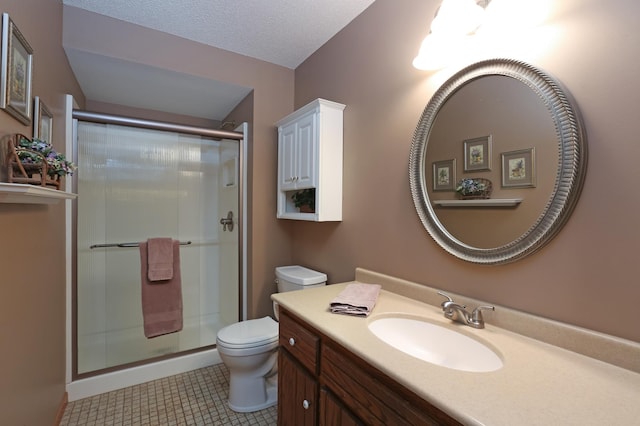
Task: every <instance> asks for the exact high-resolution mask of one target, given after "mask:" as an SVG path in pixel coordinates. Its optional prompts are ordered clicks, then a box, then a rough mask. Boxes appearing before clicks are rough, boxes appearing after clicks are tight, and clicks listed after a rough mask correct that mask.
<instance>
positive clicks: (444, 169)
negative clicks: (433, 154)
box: [433, 158, 456, 191]
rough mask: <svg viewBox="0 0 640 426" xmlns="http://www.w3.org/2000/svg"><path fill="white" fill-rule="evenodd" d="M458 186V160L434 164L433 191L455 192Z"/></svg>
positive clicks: (435, 162)
mask: <svg viewBox="0 0 640 426" xmlns="http://www.w3.org/2000/svg"><path fill="white" fill-rule="evenodd" d="M455 185H456V159H455V158H453V159H451V160H443V161H434V162H433V190H434V191H454V190H455Z"/></svg>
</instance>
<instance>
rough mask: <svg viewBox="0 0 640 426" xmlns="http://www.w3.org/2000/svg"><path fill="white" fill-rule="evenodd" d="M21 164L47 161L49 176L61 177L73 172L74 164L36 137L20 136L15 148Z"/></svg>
mask: <svg viewBox="0 0 640 426" xmlns="http://www.w3.org/2000/svg"><path fill="white" fill-rule="evenodd" d="M16 151H17V153H18V158H20V162H21V163H22V164H36V165H37V164H40V163H41V162H42V161H44V162H46V163H47V174H48V175H49V176H50V177H62V176H66V175H71V174H73V172H74V170H75V169H76V165H75V164H73V162H71V161H68V160H67V159H66V158H65V156H64V154H61V153H58V152H56V151H55V150H54V149H53V147H52V146H51V144H49V143H48V142H47V141H43V140H40V139H37V138H34V139H33V140H29V139H27V138H21V139H20V143H19V145H18V149H17V150H16Z"/></svg>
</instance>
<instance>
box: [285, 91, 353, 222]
mask: <svg viewBox="0 0 640 426" xmlns="http://www.w3.org/2000/svg"><path fill="white" fill-rule="evenodd" d="M344 108H345V105H343V104H339V103H336V102H331V101H328V100H325V99H316V100H315V101H313V102H311V103H309V104H307V105H305V106H304V107H302V108H300V109H298V110H296V111H295V112H293V113H292V114H289V115H288V116H286V117H285V118H283V119H282V120H280V121H278V122H277V123H276V126H277V127H278V193H277V197H278V212H277V217H278V218H279V219H297V220H310V221H317V222H325V221H340V220H342V141H343V110H344ZM303 189H313V190H315V211H313V212H310V213H307V212H300V210H299V208H297V207H296V206H295V203H294V202H293V200H292V198H291V197H292V196H293V195H294V194H295V193H297V192H298V191H301V190H303Z"/></svg>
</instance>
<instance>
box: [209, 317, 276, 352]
mask: <svg viewBox="0 0 640 426" xmlns="http://www.w3.org/2000/svg"><path fill="white" fill-rule="evenodd" d="M216 340H217V343H218V345H221V346H224V347H225V348H229V349H244V348H253V347H258V346H265V345H271V344H273V343H277V342H278V323H277V322H276V321H274V320H273V319H272V318H271V317H268V316H267V317H264V318H259V319H252V320H247V321H240V322H237V323H235V324H231V325H228V326H226V327H224V328H222V329H221V330H220V331H218V336H217V339H216Z"/></svg>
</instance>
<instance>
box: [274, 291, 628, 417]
mask: <svg viewBox="0 0 640 426" xmlns="http://www.w3.org/2000/svg"><path fill="white" fill-rule="evenodd" d="M369 282H371V281H369ZM348 284H349V283H342V284H333V285H328V286H326V287H320V288H315V289H310V290H303V291H295V292H289V293H282V294H274V295H273V296H272V298H273V299H274V300H275V301H277V302H278V303H280V304H281V305H282V306H284V307H285V308H286V309H288V310H289V311H291V312H293V313H294V314H296V315H298V316H300V317H301V318H304V319H305V320H306V321H307V322H308V323H309V324H310V325H311V326H313V327H315V328H316V329H317V330H319V331H320V332H322V333H324V334H325V335H327V336H329V337H330V338H332V339H334V340H335V341H336V342H338V343H340V344H341V345H343V346H344V347H346V348H348V349H349V350H351V351H353V352H354V353H355V354H356V355H358V356H359V357H361V358H362V359H364V360H366V361H367V362H369V363H370V364H371V365H373V366H375V367H377V368H378V369H380V370H381V371H384V372H385V373H386V374H388V375H389V376H390V377H392V378H394V379H395V380H397V381H398V382H399V383H401V384H402V385H404V386H406V387H407V388H409V389H411V390H412V391H414V392H415V393H416V394H418V395H420V396H421V397H423V398H424V399H425V400H427V401H429V402H430V403H432V404H433V405H435V406H436V407H439V408H440V409H442V410H443V411H445V412H446V413H447V414H449V415H450V416H452V417H454V418H455V419H457V420H458V421H460V422H462V423H464V424H468V425H509V426H513V425H545V426H548V425H563V426H564V425H599V426H600V425H613V424H617V425H631V424H640V374H639V373H637V372H634V371H631V370H628V369H625V368H621V367H618V366H615V365H613V364H608V363H606V362H603V361H599V360H597V359H594V358H590V357H587V356H585V355H581V354H579V353H576V352H572V351H569V350H566V349H562V348H560V347H557V346H553V345H551V344H548V343H544V342H541V341H539V340H535V339H532V338H529V337H526V336H524V335H521V334H517V333H514V332H512V331H509V330H506V329H504V328H498V327H496V326H493V325H491V324H487V325H486V328H484V329H474V328H471V327H468V326H465V325H463V324H460V323H453V322H451V321H450V320H448V319H446V318H444V316H443V314H442V310H441V309H440V308H439V307H438V306H434V305H430V304H427V303H423V302H419V301H416V300H413V299H410V298H408V297H404V296H401V295H399V294H396V293H392V292H390V291H386V290H384V286H383V290H382V291H381V292H380V296H379V298H378V300H377V303H376V306H375V308H374V309H373V312H372V313H371V315H370V316H369V317H368V318H362V317H353V316H348V315H338V314H332V313H330V311H329V309H328V307H329V303H330V301H331V300H332V299H333V298H334V297H335V296H337V295H338V294H339V293H340V292H341V291H342V290H343V289H344V288H345V287H346V285H348ZM496 309H499V308H496ZM393 312H398V313H402V314H410V315H412V316H418V317H424V318H425V319H428V320H429V321H432V322H438V323H440V324H442V325H444V326H446V327H451V328H453V329H455V330H456V331H459V332H461V333H464V334H467V335H469V336H474V335H475V336H477V337H479V338H480V339H481V340H482V341H484V342H486V343H488V344H489V345H490V346H492V347H493V349H495V350H496V352H497V353H498V354H499V355H500V357H501V358H502V360H503V362H504V366H503V367H502V368H501V369H500V370H497V371H493V372H485V373H474V372H464V371H458V370H453V369H449V368H445V367H440V366H437V365H435V364H431V363H428V362H425V361H421V360H419V359H417V358H414V357H412V356H410V355H407V354H405V353H403V352H401V351H399V350H397V349H395V348H393V347H391V346H389V345H387V344H385V343H384V342H382V341H381V340H379V339H378V338H377V337H375V336H374V335H373V334H372V333H371V332H370V331H369V330H368V328H367V324H368V323H369V322H370V321H372V320H374V319H375V318H376V316H378V315H380V314H387V313H393ZM638 347H639V348H640V345H638ZM634 355H637V354H634Z"/></svg>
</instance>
